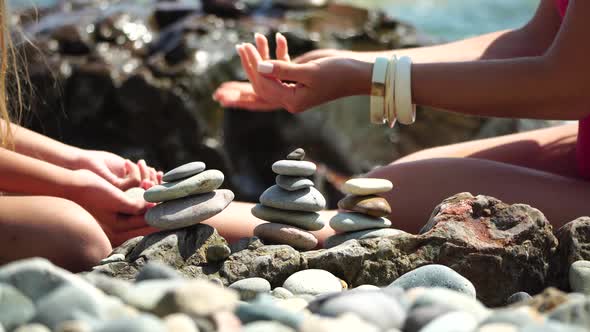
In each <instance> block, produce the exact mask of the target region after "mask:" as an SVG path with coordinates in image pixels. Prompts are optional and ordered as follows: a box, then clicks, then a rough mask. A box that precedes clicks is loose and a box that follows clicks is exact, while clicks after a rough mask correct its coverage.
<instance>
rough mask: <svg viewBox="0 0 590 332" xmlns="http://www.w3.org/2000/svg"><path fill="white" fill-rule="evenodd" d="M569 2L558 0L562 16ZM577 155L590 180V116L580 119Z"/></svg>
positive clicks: (580, 168)
mask: <svg viewBox="0 0 590 332" xmlns="http://www.w3.org/2000/svg"><path fill="white" fill-rule="evenodd" d="M567 4H568V0H557V6H558V8H559V13H560V14H561V16H562V17H563V16H565V11H566V9H567ZM576 156H577V160H578V171H579V172H580V176H582V177H583V178H585V179H589V180H590V116H589V117H587V118H585V119H582V120H580V127H579V129H578V145H577V149H576Z"/></svg>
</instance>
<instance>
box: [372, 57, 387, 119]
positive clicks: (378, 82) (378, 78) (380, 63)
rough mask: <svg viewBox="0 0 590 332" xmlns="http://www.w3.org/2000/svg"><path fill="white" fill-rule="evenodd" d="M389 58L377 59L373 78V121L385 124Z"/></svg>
mask: <svg viewBox="0 0 590 332" xmlns="http://www.w3.org/2000/svg"><path fill="white" fill-rule="evenodd" d="M388 65H389V60H388V59H387V58H381V57H379V58H377V59H375V64H374V65H373V78H372V80H371V83H372V84H371V113H370V114H371V123H375V124H383V123H384V122H385V104H384V101H385V100H384V97H385V81H386V76H387V67H388Z"/></svg>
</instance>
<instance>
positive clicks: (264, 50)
mask: <svg viewBox="0 0 590 332" xmlns="http://www.w3.org/2000/svg"><path fill="white" fill-rule="evenodd" d="M254 40H255V41H256V48H257V49H258V53H260V56H261V57H262V60H270V51H269V50H268V40H267V39H266V37H265V36H264V35H262V34H259V33H256V34H254Z"/></svg>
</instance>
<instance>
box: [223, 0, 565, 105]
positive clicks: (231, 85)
mask: <svg viewBox="0 0 590 332" xmlns="http://www.w3.org/2000/svg"><path fill="white" fill-rule="evenodd" d="M559 25H560V18H559V15H558V13H557V11H556V10H555V5H554V3H553V0H543V1H542V3H541V4H540V6H539V7H538V9H537V11H536V13H535V15H534V16H533V18H532V19H531V20H530V21H529V22H528V23H527V24H526V25H525V26H523V27H521V28H519V29H514V30H506V31H499V32H494V33H489V34H486V35H482V36H477V37H473V38H468V39H465V40H461V41H457V42H452V43H447V44H442V45H435V46H429V47H419V48H411V49H399V50H391V51H382V52H353V51H345V50H334V49H321V50H315V51H311V52H308V53H306V54H304V55H302V56H300V57H298V58H296V59H294V60H293V62H294V63H298V64H305V63H309V62H311V61H314V60H320V59H324V58H329V57H345V58H349V59H355V60H359V61H362V62H371V63H372V62H374V61H375V58H376V57H378V56H386V57H390V56H392V55H393V54H396V55H398V56H403V55H407V56H410V57H411V58H412V59H413V61H414V63H433V62H436V63H443V62H457V61H474V60H490V59H506V58H519V57H527V56H538V55H542V54H543V53H545V51H546V50H547V49H548V48H549V46H550V45H551V43H552V42H553V40H554V38H555V35H556V33H557V31H558V30H559ZM261 37H262V36H257V37H256V44H257V47H258V49H259V51H260V53H261V55H262V59H263V60H269V59H268V58H267V57H266V56H265V55H267V54H268V52H264V51H262V50H263V49H267V48H268V44H267V43H266V39H264V38H261ZM286 48H287V43H286V40H285V39H284V37H282V36H280V34H279V35H278V36H277V54H279V53H285V51H286ZM278 60H283V58H281V57H279V58H278ZM214 98H215V99H216V100H218V101H219V102H220V104H221V105H222V106H224V107H239V108H245V109H250V110H257V111H264V110H275V109H279V108H281V107H283V106H282V105H281V104H278V103H274V102H271V101H270V100H266V99H264V98H261V96H259V95H257V94H256V93H255V92H254V89H253V87H252V85H251V84H249V83H243V82H227V83H224V84H223V85H221V86H220V87H219V88H218V89H217V91H216V92H215V94H214Z"/></svg>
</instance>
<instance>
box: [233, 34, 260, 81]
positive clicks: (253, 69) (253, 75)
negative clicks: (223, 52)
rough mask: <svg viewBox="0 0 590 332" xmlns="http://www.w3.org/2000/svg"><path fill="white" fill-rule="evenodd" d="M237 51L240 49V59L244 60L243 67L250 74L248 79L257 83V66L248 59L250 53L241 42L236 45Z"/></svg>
mask: <svg viewBox="0 0 590 332" xmlns="http://www.w3.org/2000/svg"><path fill="white" fill-rule="evenodd" d="M236 51H238V55H239V56H240V61H241V62H242V68H244V72H245V73H246V76H248V80H250V82H252V84H255V83H256V67H252V65H251V64H250V62H249V61H248V55H247V54H246V51H245V50H244V44H240V45H237V46H236Z"/></svg>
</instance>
